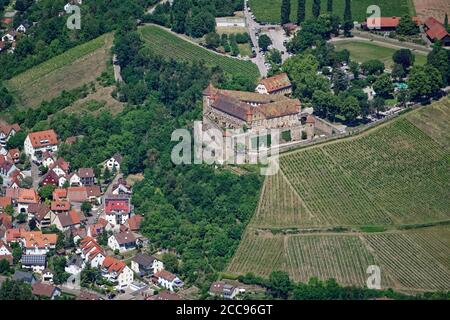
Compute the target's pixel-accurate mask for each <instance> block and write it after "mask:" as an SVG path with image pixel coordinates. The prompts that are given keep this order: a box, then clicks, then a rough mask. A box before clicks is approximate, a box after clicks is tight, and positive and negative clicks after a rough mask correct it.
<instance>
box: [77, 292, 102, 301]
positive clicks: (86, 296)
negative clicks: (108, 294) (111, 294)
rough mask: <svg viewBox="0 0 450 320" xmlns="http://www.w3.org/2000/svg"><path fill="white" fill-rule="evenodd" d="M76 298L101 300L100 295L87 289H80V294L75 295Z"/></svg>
mask: <svg viewBox="0 0 450 320" xmlns="http://www.w3.org/2000/svg"><path fill="white" fill-rule="evenodd" d="M77 300H80V301H94V300H101V299H100V297H99V296H98V295H96V294H94V293H91V292H88V291H81V293H80V295H79V296H78V297H77Z"/></svg>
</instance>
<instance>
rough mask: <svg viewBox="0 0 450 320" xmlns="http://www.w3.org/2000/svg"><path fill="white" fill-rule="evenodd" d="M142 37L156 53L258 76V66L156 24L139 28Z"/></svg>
mask: <svg viewBox="0 0 450 320" xmlns="http://www.w3.org/2000/svg"><path fill="white" fill-rule="evenodd" d="M140 32H141V35H142V38H143V39H144V41H145V42H146V43H147V44H148V47H149V48H151V50H152V51H154V52H155V53H156V54H158V55H161V56H163V57H166V58H172V59H175V60H180V61H187V62H192V61H204V62H205V63H206V64H207V65H209V66H219V67H221V68H222V69H223V70H224V71H225V72H228V73H230V74H232V75H239V76H246V77H250V78H251V79H253V80H255V81H256V79H257V78H259V76H260V75H259V71H258V67H257V66H256V65H255V64H253V63H252V62H250V61H242V60H238V59H234V58H229V57H225V56H222V55H219V54H216V53H214V52H212V51H209V50H207V49H204V48H202V47H199V46H197V45H195V44H193V43H190V42H188V41H186V40H183V39H182V38H180V37H179V36H177V35H174V34H172V33H171V32H169V31H166V30H164V29H162V28H160V27H158V26H154V25H149V26H145V27H143V28H141V29H140Z"/></svg>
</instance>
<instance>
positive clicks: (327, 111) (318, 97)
mask: <svg viewBox="0 0 450 320" xmlns="http://www.w3.org/2000/svg"><path fill="white" fill-rule="evenodd" d="M311 102H312V105H313V107H314V113H315V114H317V115H318V116H320V117H322V118H329V119H332V120H334V118H335V117H336V113H337V111H338V110H337V106H338V99H337V97H336V96H335V95H334V94H333V93H331V92H324V91H320V90H318V91H315V92H314V93H313V96H312V100H311Z"/></svg>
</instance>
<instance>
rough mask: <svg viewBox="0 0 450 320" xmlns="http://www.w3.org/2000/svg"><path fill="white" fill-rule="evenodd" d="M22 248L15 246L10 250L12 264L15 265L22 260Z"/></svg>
mask: <svg viewBox="0 0 450 320" xmlns="http://www.w3.org/2000/svg"><path fill="white" fill-rule="evenodd" d="M22 253H23V252H22V248H21V247H20V246H17V247H15V248H13V250H12V256H13V263H14V264H17V263H19V261H20V259H21V258H22Z"/></svg>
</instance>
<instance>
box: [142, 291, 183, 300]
mask: <svg viewBox="0 0 450 320" xmlns="http://www.w3.org/2000/svg"><path fill="white" fill-rule="evenodd" d="M146 300H152V301H169V300H174V301H175V300H183V299H182V298H181V297H180V296H179V295H178V294H176V293H174V292H170V291H163V292H160V293H158V294H155V295H153V296H150V297H148V298H147V299H146Z"/></svg>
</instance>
